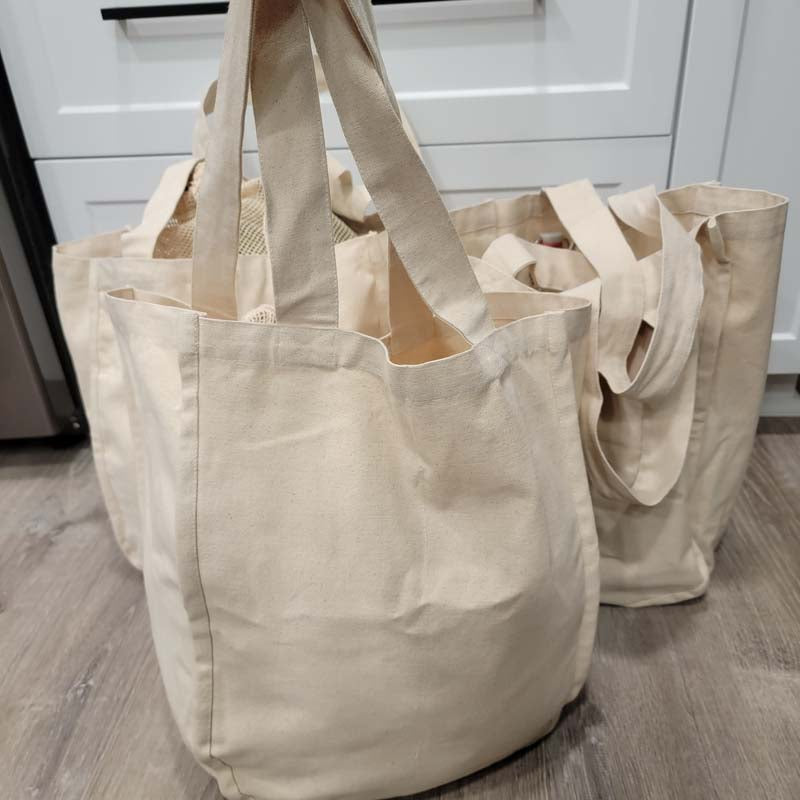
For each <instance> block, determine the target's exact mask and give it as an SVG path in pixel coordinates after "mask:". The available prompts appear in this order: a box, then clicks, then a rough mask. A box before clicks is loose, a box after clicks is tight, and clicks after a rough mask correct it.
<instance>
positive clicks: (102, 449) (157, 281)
mask: <svg viewBox="0 0 800 800" xmlns="http://www.w3.org/2000/svg"><path fill="white" fill-rule="evenodd" d="M317 82H318V88H319V91H327V87H326V86H325V84H324V76H323V75H322V73H321V70H317ZM215 98H216V83H214V84H212V85H211V87H210V88H209V90H208V92H207V93H206V96H205V100H204V102H203V104H202V108H201V113H200V114H199V116H198V120H197V124H196V126H195V131H194V135H193V157H192V158H191V159H187V160H184V161H181V162H179V163H176V164H174V165H171V166H170V167H168V168H167V170H166V171H165V172H164V175H163V176H162V178H161V181H160V182H159V185H158V187H157V189H156V191H155V193H154V194H153V196H152V197H151V199H150V201H149V202H148V204H147V207H146V208H145V212H144V215H143V219H142V221H141V223H140V224H139V225H138V226H137V227H135V228H134V229H132V230H121V231H114V232H111V233H106V234H101V235H99V236H92V237H89V238H87V239H83V240H81V241H77V242H70V243H65V244H59V245H57V246H56V247H55V248H54V250H53V274H54V281H55V288H56V298H57V303H58V310H59V315H60V318H61V324H62V327H63V330H64V335H65V338H66V340H67V344H68V346H69V350H70V354H71V356H72V360H73V363H74V365H75V370H76V373H77V376H78V382H79V385H80V388H81V394H82V397H83V401H84V406H85V408H86V414H87V417H88V419H89V423H90V426H91V443H92V451H93V455H94V463H95V468H96V471H97V475H98V479H99V483H100V486H101V489H102V492H103V496H104V499H105V503H106V507H107V509H108V514H109V518H110V521H111V526H112V529H113V531H114V534H115V537H116V539H117V541H118V543H119V545H120V548H121V549H122V551H123V553H124V554H125V556H126V557H127V558H128V560H129V561H130V562H131V563H132V564H133V565H134V566H136V567H138V568H141V563H142V537H141V533H140V528H141V524H140V513H141V512H140V508H139V501H138V495H137V481H138V477H137V474H136V459H135V457H134V453H135V446H134V440H133V438H132V434H131V429H130V423H129V420H128V408H127V401H126V394H125V389H124V385H125V383H124V376H123V369H122V362H121V360H120V356H119V349H118V347H117V343H116V340H115V338H114V335H113V331H112V328H111V324H110V321H109V319H108V315H107V314H106V313H105V310H104V308H103V306H102V305H101V304H100V303H99V297H100V293H101V292H102V291H105V290H108V289H115V288H117V287H119V286H125V285H127V286H135V287H138V288H140V289H143V290H149V291H154V292H159V293H161V294H165V295H168V296H171V297H174V298H177V299H179V300H181V301H184V302H189V301H190V299H191V254H192V253H191V250H192V238H193V235H194V224H195V213H196V194H197V191H198V187H199V184H200V183H201V182H202V170H203V167H204V159H205V154H206V147H207V142H208V136H209V130H208V129H209V125H208V118H209V116H210V115H211V114H212V113H213V111H214V104H215ZM327 162H328V175H329V179H330V190H331V201H332V203H331V204H332V209H333V215H332V217H331V219H332V221H333V223H334V234H335V238H336V242H337V258H338V264H339V273H338V274H339V279H340V281H341V283H342V286H341V290H340V292H339V297H340V314H341V316H342V319H343V320H345V321H346V323H347V325H348V326H350V327H352V328H353V329H355V330H360V331H363V332H364V333H367V334H372V335H374V334H376V333H377V332H381V333H382V332H384V331H385V330H386V329H387V328H388V310H387V309H388V278H387V270H386V242H385V237H384V238H382V239H379V238H377V234H374V233H371V232H369V230H368V226H367V225H366V224H365V215H366V211H367V207H368V205H369V203H370V197H369V194H368V192H367V191H366V189H365V188H364V187H363V186H360V185H357V184H354V182H353V180H352V178H351V176H350V173H349V172H348V171H347V170H345V169H344V167H342V166H341V164H339V163H338V162H337V161H336V160H335V159H334V158H332V157H330V156H329V157H328V159H327ZM241 191H242V215H241V221H240V231H241V235H240V242H239V259H238V264H237V271H238V277H237V282H236V291H237V293H238V303H239V307H240V308H241V309H243V310H244V311H245V312H249V313H250V314H252V315H254V318H260V317H263V316H265V315H266V318H270V317H271V316H272V315H273V297H272V286H271V282H270V275H269V269H268V257H267V256H266V243H265V240H264V234H263V216H264V199H263V192H262V190H261V183H260V181H259V180H251V181H246V182H244V183H243V185H242V188H241ZM356 231H357V232H358V233H360V234H364V235H360V236H357V235H356Z"/></svg>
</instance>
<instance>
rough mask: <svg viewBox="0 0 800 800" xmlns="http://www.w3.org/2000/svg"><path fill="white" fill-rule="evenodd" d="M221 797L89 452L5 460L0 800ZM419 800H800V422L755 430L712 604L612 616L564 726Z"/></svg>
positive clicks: (16, 448) (14, 452)
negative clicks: (173, 704)
mask: <svg viewBox="0 0 800 800" xmlns="http://www.w3.org/2000/svg"><path fill="white" fill-rule="evenodd" d="M220 797H221V796H220V795H219V793H218V792H217V789H216V786H215V784H214V783H213V781H211V780H210V779H209V778H208V776H207V775H206V774H205V773H204V772H203V771H202V770H201V769H200V768H199V767H197V766H195V764H194V762H193V761H192V759H191V758H190V756H189V755H188V753H187V752H186V751H185V749H184V747H183V745H182V743H181V741H180V738H179V736H178V733H177V730H176V728H175V726H174V724H173V722H172V719H171V717H170V714H169V710H168V708H167V704H166V699H165V696H164V692H163V689H162V687H161V682H160V679H159V676H158V669H157V665H156V662H155V658H154V655H153V650H152V646H151V642H150V634H149V629H148V620H147V607H146V605H145V601H144V594H143V589H142V583H141V577H140V575H139V574H138V573H137V572H136V571H135V570H133V569H132V568H130V567H129V566H128V565H127V564H126V562H125V561H124V559H123V558H122V556H121V555H120V554H119V553H118V552H117V549H116V545H115V544H114V542H113V540H112V536H111V533H110V529H109V526H108V521H107V519H106V516H105V512H104V510H103V505H102V501H101V498H100V493H99V489H98V487H97V482H96V480H95V477H94V473H93V468H92V463H91V454H90V451H89V449H88V447H87V446H85V445H82V446H77V447H72V448H67V449H60V450H59V449H53V448H52V447H50V446H48V445H5V446H3V447H0V798H2V800H6V799H7V800H28V799H29V798H30V799H33V798H36V799H37V800H100V799H102V800H184V799H185V800H219V798H220ZM422 797H425V798H430V799H431V800H433V798H446V799H447V800H462V799H463V800H467V799H468V798H469V800H509V799H510V798H526V799H527V798H531V799H534V798H535V799H536V800H539V798H542V799H544V798H548V800H662V799H663V800H673V798H674V799H675V800H694V798H697V800H701V798H702V800H707V799H709V798H718V800H739V799H741V800H756V799H757V798H765V800H766V799H768V800H784V799H785V800H799V799H800V422H796V421H795V422H792V421H782V420H769V421H764V422H762V424H761V427H760V431H759V436H758V439H757V442H756V447H755V450H754V453H753V458H752V460H751V464H750V470H749V473H748V477H747V481H746V483H745V486H744V488H743V490H742V493H741V496H740V498H739V501H738V503H737V506H736V510H735V513H734V517H733V520H732V522H731V525H730V528H729V530H728V533H727V535H726V537H725V539H724V541H723V544H722V546H721V548H720V550H719V554H718V563H717V569H716V572H715V574H714V578H713V580H712V585H711V590H710V591H709V593H708V595H707V596H706V597H705V598H704V599H701V600H697V601H693V602H689V603H685V604H682V605H680V606H673V607H667V608H651V609H637V610H629V609H620V608H603V609H601V613H600V622H599V631H598V640H597V650H596V654H595V659H594V662H593V666H592V671H591V675H590V678H589V682H588V685H587V687H586V689H585V690H584V692H583V693H582V694H581V696H580V697H579V698H578V700H577V701H576V702H575V703H573V704H572V705H571V706H570V707H569V708H568V709H566V711H565V713H564V716H563V718H562V720H561V723H560V725H559V726H558V727H557V728H556V730H555V731H554V732H553V733H552V734H551V735H550V736H549V737H547V738H546V739H545V740H544V741H542V742H540V743H539V744H537V745H534V746H532V747H530V748H528V749H526V750H524V751H522V752H520V753H517V754H516V755H514V756H512V757H510V758H508V759H506V760H505V761H504V762H502V763H501V764H498V765H496V766H494V767H491V768H489V769H486V770H484V771H483V772H481V773H478V774H477V775H474V776H471V777H469V778H465V779H464V780H461V781H457V782H456V783H453V784H449V785H448V786H446V787H442V788H440V789H436V790H433V791H430V792H427V793H426V794H425V795H422Z"/></svg>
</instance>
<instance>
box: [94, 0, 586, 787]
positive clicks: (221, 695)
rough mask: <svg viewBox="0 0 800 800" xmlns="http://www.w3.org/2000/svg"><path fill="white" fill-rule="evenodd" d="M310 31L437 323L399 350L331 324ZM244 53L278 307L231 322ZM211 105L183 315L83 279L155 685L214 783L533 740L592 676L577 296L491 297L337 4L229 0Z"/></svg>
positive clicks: (350, 772) (447, 760) (362, 767)
mask: <svg viewBox="0 0 800 800" xmlns="http://www.w3.org/2000/svg"><path fill="white" fill-rule="evenodd" d="M309 26H310V29H311V31H312V32H313V35H314V40H315V43H316V46H317V49H318V51H319V54H320V57H321V59H322V63H323V66H324V68H325V74H326V76H327V78H328V82H329V84H330V89H331V93H332V96H333V99H334V101H335V104H336V107H337V110H338V112H339V117H340V119H341V122H342V126H343V129H344V131H345V133H346V136H347V140H348V143H349V145H350V147H351V149H352V151H353V153H354V155H355V158H356V160H357V163H358V165H359V169H360V172H361V174H362V176H363V177H364V180H365V183H366V185H367V188H368V189H369V190H370V194H371V195H372V198H373V200H374V202H375V205H376V207H377V209H378V211H379V213H380V216H381V218H382V220H383V222H384V223H385V226H386V230H387V232H388V234H389V236H390V238H391V241H392V243H393V246H394V250H395V251H396V253H397V254H398V258H399V259H400V261H401V262H402V264H403V265H404V267H405V270H406V271H407V275H408V280H409V282H411V284H412V286H414V287H415V291H418V292H419V293H420V295H421V297H423V298H424V300H425V303H427V305H428V307H430V308H431V309H433V310H434V312H435V318H432V320H431V321H430V323H429V324H428V323H426V324H425V327H424V329H423V330H421V331H417V332H416V333H417V337H416V339H415V341H414V342H413V346H412V347H411V348H410V349H408V350H406V349H403V348H402V347H398V346H397V343H396V342H394V341H393V337H394V331H392V332H390V335H389V336H388V337H387V338H385V339H384V340H383V341H382V340H381V339H378V338H376V337H373V336H370V335H366V334H364V333H361V332H355V331H352V330H348V329H347V328H346V327H344V326H343V321H342V318H341V316H340V314H339V304H338V303H337V288H338V286H339V281H338V280H337V272H336V260H335V255H334V248H333V244H332V237H331V219H330V213H331V212H330V205H329V202H328V181H327V172H326V167H325V154H324V141H323V135H322V126H321V116H320V112H319V104H318V97H317V91H316V86H315V81H314V70H313V61H312V53H311V46H310V40H309V35H308V30H309ZM249 44H250V45H251V47H252V68H251V73H252V74H251V75H250V78H251V84H252V96H253V106H254V113H255V117H256V123H257V131H258V143H259V152H260V153H261V171H262V178H263V184H264V186H265V199H266V208H267V223H268V237H267V241H268V242H269V249H270V255H271V266H272V286H273V288H274V304H275V312H276V317H277V323H272V324H259V323H257V322H248V321H245V320H242V319H240V317H241V316H242V309H240V307H239V302H238V300H237V296H236V292H235V282H236V253H237V239H238V237H239V232H238V226H237V218H238V215H239V207H240V202H241V197H240V191H239V181H240V174H241V161H240V159H241V135H242V117H243V112H244V106H245V102H246V95H247V85H248V61H249V53H248V50H249V49H250V48H249V46H248V45H249ZM387 92H388V93H387ZM216 115H217V118H216V120H215V126H214V130H213V133H212V140H211V145H210V151H209V158H208V161H207V164H206V171H205V175H204V180H203V183H202V185H201V190H200V195H199V199H198V209H197V223H196V234H195V246H194V257H193V262H192V284H191V289H192V296H191V304H190V305H188V304H185V303H182V302H180V301H179V300H177V299H174V298H168V297H164V296H160V295H156V294H152V293H149V292H147V291H143V290H140V289H139V288H137V287H133V288H127V289H126V288H123V289H120V290H117V291H114V292H111V293H109V294H107V295H106V296H105V304H106V306H107V309H108V312H109V314H110V316H111V319H112V321H113V325H114V328H115V331H116V334H117V337H118V341H119V343H120V348H121V352H122V357H123V361H124V364H125V369H126V375H127V393H128V397H127V400H128V402H129V405H130V409H131V419H132V426H133V430H134V435H135V437H136V441H137V448H136V452H137V455H138V457H139V458H140V461H141V470H142V473H143V475H144V480H143V481H142V483H141V489H142V492H141V507H142V509H143V519H142V525H143V527H142V534H143V537H144V547H143V554H144V563H143V568H144V579H145V588H146V592H147V599H148V605H149V608H150V614H151V621H152V627H153V635H154V641H155V647H156V654H157V657H158V661H159V664H160V667H161V672H162V675H163V679H164V684H165V686H166V690H167V695H168V698H169V702H170V704H171V707H172V710H173V712H174V716H175V719H176V720H177V723H178V726H179V728H180V731H181V733H182V735H183V737H184V739H185V741H186V743H187V745H188V746H189V748H190V749H191V751H192V753H193V754H194V756H195V757H196V758H197V760H198V761H199V762H200V763H201V764H202V765H203V766H204V767H205V768H206V769H207V770H208V771H209V772H210V773H211V774H212V775H214V776H215V777H216V779H217V780H218V782H219V785H220V787H221V790H222V792H223V794H224V795H225V796H226V797H228V798H270V800H278V799H279V798H323V797H324V798H330V797H337V798H338V797H347V798H380V797H389V796H394V795H400V794H407V793H410V792H416V791H419V790H422V789H425V788H428V787H431V786H434V785H437V784H441V783H443V782H445V781H448V780H451V779H453V778H456V777H458V776H462V775H464V774H466V773H469V772H471V771H473V770H476V769H478V768H480V767H483V766H484V765H487V764H490V763H492V762H493V761H496V760H497V759H500V758H502V757H504V756H505V755H507V754H509V753H511V752H513V751H514V750H516V749H518V748H520V747H522V746H524V745H525V744H527V743H529V742H531V741H533V740H534V739H536V738H537V737H540V736H542V735H544V734H545V733H546V732H547V731H549V730H550V729H551V728H552V727H553V725H554V724H555V723H556V721H557V719H558V717H559V714H560V712H561V709H562V707H563V706H564V704H565V703H567V702H569V701H570V700H571V699H572V698H574V697H575V696H576V694H577V693H578V691H579V690H580V687H581V685H582V684H583V682H584V679H585V677H586V672H587V669H588V664H589V658H590V653H591V649H592V642H593V637H594V629H595V620H596V611H597V601H598V597H597V592H598V579H597V550H596V539H595V530H594V522H593V518H592V510H591V502H590V497H589V490H588V485H587V481H586V477H585V470H584V466H583V461H582V455H581V444H580V435H579V430H578V419H577V407H576V403H577V397H576V389H577V385H579V383H580V380H581V370H582V364H583V363H584V362H583V360H584V353H583V349H584V347H585V346H586V345H587V334H588V331H589V327H590V324H591V307H590V305H589V303H588V302H587V301H585V300H584V299H582V298H573V297H568V296H562V295H560V294H555V293H554V294H547V295H539V294H525V293H509V294H499V295H496V296H494V297H493V298H492V299H491V302H490V303H489V304H488V305H487V301H486V299H485V298H484V296H483V294H482V293H481V291H480V288H479V286H478V283H477V281H476V279H475V277H474V274H473V272H472V270H471V267H470V263H469V260H468V259H467V256H466V255H465V253H464V250H463V248H462V246H461V244H460V243H459V240H458V237H457V235H456V232H455V231H454V229H453V226H452V224H451V222H450V219H449V216H448V214H447V212H446V210H445V208H444V206H443V204H442V202H441V199H440V198H439V196H438V194H437V192H436V190H435V188H434V186H433V184H432V182H431V180H430V178H429V176H428V174H427V171H426V170H425V168H424V166H423V164H422V162H421V161H420V159H419V157H418V155H417V153H416V152H415V150H414V148H413V146H412V144H411V143H410V141H409V139H408V138H407V137H406V135H405V134H404V132H403V128H402V126H401V123H400V119H399V116H398V113H397V108H396V105H395V102H394V100H393V97H392V96H391V93H390V90H388V87H387V85H386V84H385V75H384V72H383V66H382V62H381V58H380V54H379V52H378V49H377V45H376V43H375V40H374V37H373V32H372V29H371V27H370V24H369V21H368V19H367V17H366V15H365V9H364V7H363V6H362V4H361V2H359V0H302V3H301V2H299V0H234V1H233V2H232V3H231V5H230V11H229V13H228V20H227V26H226V34H225V45H224V52H223V61H222V66H221V71H220V83H219V91H218V98H217V111H216ZM402 300H403V296H402V294H400V295H399V296H398V297H395V298H391V297H390V307H391V306H394V304H395V303H396V302H402ZM406 333H408V332H406ZM406 340H407V341H408V338H407V339H406ZM425 353H429V354H435V355H436V356H437V358H436V360H430V358H426V357H425V356H424V354H425ZM576 380H577V381H578V384H576ZM553 454H558V458H557V459H554V458H553Z"/></svg>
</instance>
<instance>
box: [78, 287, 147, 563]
mask: <svg viewBox="0 0 800 800" xmlns="http://www.w3.org/2000/svg"><path fill="white" fill-rule="evenodd" d="M95 292H96V287H95ZM100 302H102V301H101V300H97V299H96V302H95V306H94V331H93V333H94V359H93V362H94V363H93V364H92V374H91V384H90V389H91V392H92V406H93V408H94V409H95V410H96V409H99V408H100V404H99V402H98V390H97V385H98V383H99V377H100V374H99V373H100V342H99V337H98V330H99V328H100V305H99V304H100ZM94 417H95V420H99V414H95V415H94ZM101 431H102V426H101V425H100V424H96V425H95V426H94V428H93V429H91V423H90V433H91V439H92V450H94V451H95V452H99V453H100V461H101V462H102V470H97V471H98V473H100V472H102V476H101V477H100V488H101V490H102V492H103V498H104V499H105V501H106V503H107V504H108V505H110V506H113V515H114V518H115V519H116V524H114V521H113V520H112V525H111V527H112V528H113V531H114V538H115V539H116V540H117V543H118V544H119V547H120V549H121V550H122V552H123V553H124V554H125V556H126V558H127V559H128V560H129V561H130V562H131V563H133V562H134V561H135V562H138V561H139V558H138V557H136V558H134V547H133V544H132V543H131V540H130V539H129V538H128V535H127V531H126V529H125V523H124V520H123V516H122V508H121V506H120V504H119V500H118V499H117V495H116V492H115V491H114V487H113V486H112V485H111V478H110V477H109V472H108V460H107V457H106V447H105V439H104V438H103V434H102V432H101ZM109 511H110V512H111V509H109ZM109 516H111V513H109ZM136 555H137V556H138V555H139V554H136Z"/></svg>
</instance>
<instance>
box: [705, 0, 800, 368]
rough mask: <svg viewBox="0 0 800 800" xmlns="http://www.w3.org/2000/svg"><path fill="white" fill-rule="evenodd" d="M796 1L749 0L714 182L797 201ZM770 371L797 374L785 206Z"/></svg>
mask: <svg viewBox="0 0 800 800" xmlns="http://www.w3.org/2000/svg"><path fill="white" fill-rule="evenodd" d="M798 31H800V4H799V3H797V2H795V0H770V2H769V3H750V5H749V7H748V13H747V17H746V20H745V28H744V36H743V38H742V49H741V56H740V59H739V71H738V79H737V82H736V90H735V92H734V96H733V104H732V106H731V114H730V123H729V126H728V137H727V142H726V146H725V153H724V158H723V162H722V170H721V175H720V179H721V180H722V182H723V183H726V184H731V185H732V186H748V187H753V188H769V189H770V190H771V191H774V192H778V193H780V194H784V195H786V196H788V197H789V198H790V199H800V157H799V156H798V150H797V144H798V134H800V112H798V107H797V102H796V98H797V81H798V77H800V50H798V47H797V32H798ZM770 372H772V373H775V372H786V373H797V372H800V217H799V216H798V214H797V209H796V208H792V209H790V211H789V219H788V223H787V228H786V240H785V244H784V252H783V266H782V268H781V279H780V285H779V288H778V306H777V309H776V312H775V332H774V334H773V337H772V351H771V353H770Z"/></svg>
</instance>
